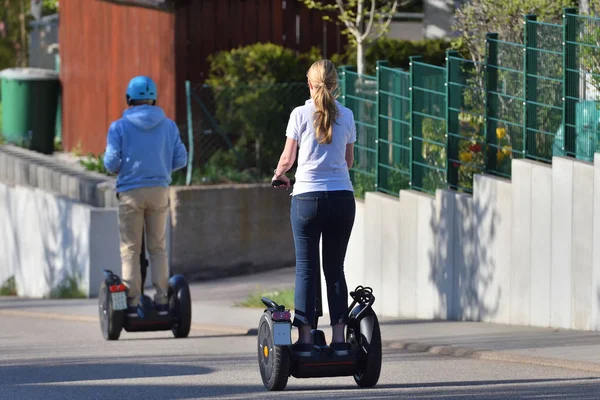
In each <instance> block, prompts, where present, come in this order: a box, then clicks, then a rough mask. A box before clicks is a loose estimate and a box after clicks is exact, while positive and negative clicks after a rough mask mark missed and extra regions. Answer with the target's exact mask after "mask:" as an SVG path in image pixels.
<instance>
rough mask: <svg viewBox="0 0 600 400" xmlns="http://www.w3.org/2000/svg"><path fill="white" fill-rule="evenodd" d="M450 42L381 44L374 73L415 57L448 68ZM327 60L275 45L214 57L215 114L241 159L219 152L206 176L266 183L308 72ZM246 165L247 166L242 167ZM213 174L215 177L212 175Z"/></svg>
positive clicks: (345, 61) (339, 60)
mask: <svg viewBox="0 0 600 400" xmlns="http://www.w3.org/2000/svg"><path fill="white" fill-rule="evenodd" d="M450 46H451V44H450V42H448V41H446V40H441V39H440V40H427V41H417V42H413V41H406V40H393V39H381V40H379V41H378V42H376V43H375V44H374V45H372V46H370V47H369V48H368V50H367V52H366V55H367V63H368V73H373V72H374V69H375V63H376V61H377V60H388V61H389V62H390V64H391V66H393V67H401V68H407V67H408V62H409V57H410V56H413V55H421V56H423V57H424V60H425V61H426V62H429V63H432V64H436V65H443V64H444V63H445V52H446V50H447V49H448V48H450ZM319 58H321V55H320V52H319V50H318V49H312V50H311V51H310V52H308V53H305V54H297V53H296V52H295V51H293V50H290V49H286V48H284V47H281V46H278V45H275V44H272V43H258V44H253V45H250V46H246V47H241V48H237V49H233V50H230V51H223V52H219V53H216V54H214V55H212V56H211V57H210V58H209V62H210V73H209V77H208V79H207V81H206V83H207V84H208V85H209V89H210V94H203V95H202V97H203V98H205V99H209V100H208V101H209V102H210V103H212V104H211V109H212V110H214V111H213V112H214V114H215V118H216V120H217V122H218V125H219V127H220V128H221V130H222V131H223V132H224V133H226V134H227V135H228V137H230V138H231V140H232V141H233V142H234V147H235V150H236V153H237V154H238V155H239V157H240V158H241V160H240V159H237V158H236V157H224V154H223V153H222V152H217V153H215V154H214V155H213V156H212V158H211V159H209V160H208V162H207V163H206V164H205V167H204V169H205V170H206V171H203V172H202V173H201V175H203V176H205V175H206V176H211V177H212V178H208V177H207V178H206V179H204V178H201V177H200V176H198V179H203V180H208V181H210V180H214V181H221V180H222V179H226V178H223V177H217V176H216V174H215V171H212V170H214V169H215V168H214V167H215V166H218V169H222V170H228V171H230V172H231V171H234V170H236V169H237V170H239V168H240V165H244V166H245V167H244V168H245V170H246V171H250V172H251V173H250V174H248V173H244V174H242V175H239V176H237V175H236V174H232V173H228V174H227V175H228V176H231V178H234V177H236V178H240V179H242V178H243V179H245V180H248V179H259V180H260V179H262V178H264V177H268V176H269V175H270V174H271V173H272V171H273V168H274V167H275V165H276V164H277V161H278V160H279V156H280V154H281V151H282V150H283V146H284V143H285V130H286V127H287V123H288V119H289V115H290V113H291V111H292V110H293V109H294V108H295V107H297V106H299V105H302V104H303V103H304V101H305V100H306V99H308V98H309V96H310V93H309V90H308V87H307V86H308V85H307V83H306V72H307V70H308V68H309V67H310V65H311V64H312V63H313V62H314V61H316V60H318V59H319ZM331 59H332V61H334V63H335V64H336V65H338V66H341V65H353V64H355V61H356V50H355V49H353V48H352V47H349V49H348V51H347V53H346V54H344V55H336V56H332V57H331ZM240 161H241V162H240ZM211 171H212V172H211Z"/></svg>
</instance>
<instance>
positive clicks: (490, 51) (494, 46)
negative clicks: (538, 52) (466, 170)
mask: <svg viewBox="0 0 600 400" xmlns="http://www.w3.org/2000/svg"><path fill="white" fill-rule="evenodd" d="M485 58H486V61H485V70H486V73H485V117H484V118H485V142H486V143H485V145H486V162H485V171H486V172H490V171H495V170H496V165H497V160H496V152H497V150H498V149H497V143H498V142H497V138H496V126H497V123H496V118H497V115H498V101H497V99H496V94H495V93H497V92H498V69H497V68H496V66H497V65H498V34H497V33H488V34H487V35H486V57H485Z"/></svg>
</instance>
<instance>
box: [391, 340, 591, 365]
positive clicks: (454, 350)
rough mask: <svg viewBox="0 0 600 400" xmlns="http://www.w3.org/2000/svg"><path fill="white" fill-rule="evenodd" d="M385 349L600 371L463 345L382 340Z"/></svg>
mask: <svg viewBox="0 0 600 400" xmlns="http://www.w3.org/2000/svg"><path fill="white" fill-rule="evenodd" d="M383 346H384V353H385V349H386V348H388V349H398V350H406V351H409V352H412V353H429V354H435V355H438V356H452V357H465V358H472V359H477V360H488V361H502V362H510V363H516V364H531V365H539V366H544V367H555V368H566V369H574V370H578V371H587V372H598V373H600V363H591V362H586V361H576V360H565V359H561V358H554V357H538V356H527V355H521V354H516V353H511V352H509V351H506V352H505V351H494V350H476V349H473V348H469V347H464V346H453V345H438V344H428V343H423V342H402V341H384V342H383Z"/></svg>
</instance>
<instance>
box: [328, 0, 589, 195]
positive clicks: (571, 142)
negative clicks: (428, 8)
mask: <svg viewBox="0 0 600 400" xmlns="http://www.w3.org/2000/svg"><path fill="white" fill-rule="evenodd" d="M523 26H524V31H523V38H524V40H523V43H510V42H506V41H503V40H501V38H499V37H498V35H497V34H495V33H489V34H488V35H487V37H486V58H485V61H484V62H475V61H471V60H466V59H464V58H462V57H461V56H460V55H459V54H458V53H457V52H454V51H448V53H447V58H446V60H447V62H446V66H445V67H438V66H434V65H430V64H426V63H424V62H423V60H422V58H421V57H417V56H415V57H412V58H411V62H410V67H409V70H407V71H404V70H401V69H398V68H392V67H391V66H390V65H389V64H388V62H386V61H379V62H378V65H377V76H376V77H372V76H362V77H360V76H358V75H357V74H356V73H355V72H353V71H350V70H349V69H348V68H343V69H342V70H341V77H340V78H341V88H342V100H341V101H342V102H343V103H344V104H345V105H346V106H348V107H349V108H351V109H352V110H353V111H354V115H355V119H356V124H357V132H358V138H357V145H356V150H355V151H356V155H355V158H356V163H355V167H354V168H353V179H354V184H355V188H356V187H358V190H357V194H358V195H361V194H362V193H363V192H364V191H369V190H378V191H382V192H385V193H389V194H392V195H398V193H399V191H400V190H402V189H406V188H411V189H416V190H420V191H424V192H429V193H433V192H435V190H436V189H439V188H450V189H455V190H459V191H465V192H471V191H472V189H473V175H474V174H477V173H487V174H493V175H497V176H500V177H505V178H510V177H511V165H512V163H511V161H512V160H513V159H519V158H528V159H532V160H536V161H540V162H546V163H551V162H552V157H555V156H569V157H576V158H578V159H581V160H586V161H592V160H593V157H594V153H595V152H597V151H600V99H599V98H598V94H599V92H600V45H599V43H600V18H594V17H589V16H582V15H578V14H577V9H571V8H568V9H565V10H564V15H563V22H562V24H552V23H545V22H541V21H537V18H536V16H535V15H526V16H524V24H523Z"/></svg>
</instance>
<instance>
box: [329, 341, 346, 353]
mask: <svg viewBox="0 0 600 400" xmlns="http://www.w3.org/2000/svg"><path fill="white" fill-rule="evenodd" d="M330 347H331V348H332V349H333V352H334V354H335V355H336V356H347V355H348V354H350V343H346V342H338V343H331V346H330Z"/></svg>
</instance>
